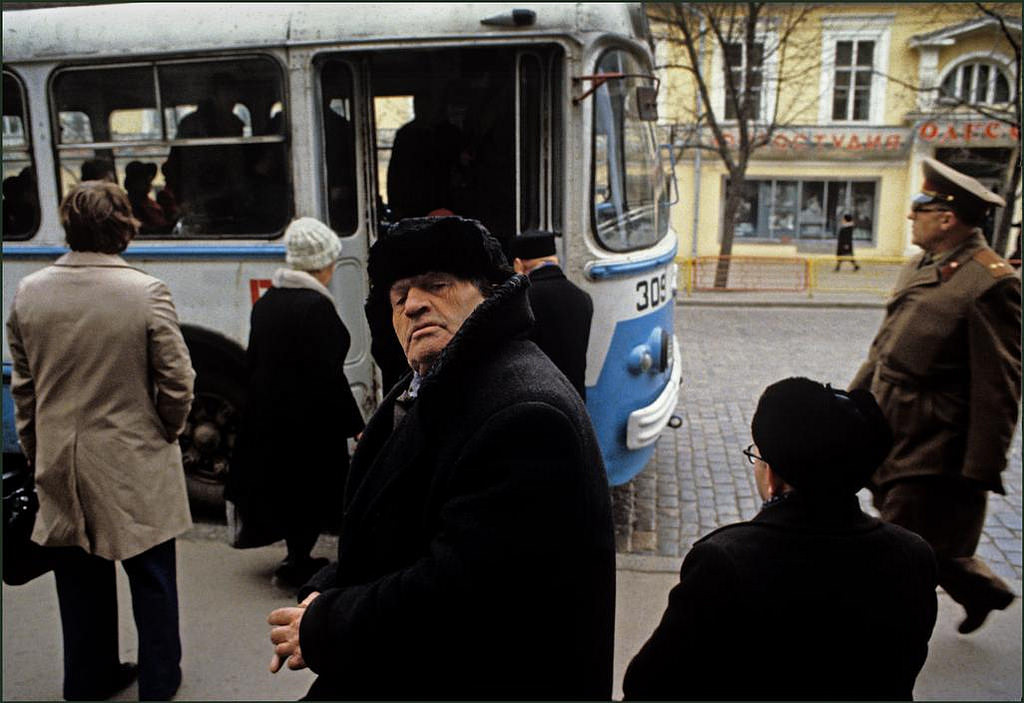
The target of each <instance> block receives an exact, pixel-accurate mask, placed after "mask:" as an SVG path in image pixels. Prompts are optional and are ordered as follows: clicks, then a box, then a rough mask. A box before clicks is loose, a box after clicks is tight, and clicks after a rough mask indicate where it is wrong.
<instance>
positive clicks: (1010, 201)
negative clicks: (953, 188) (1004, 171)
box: [992, 144, 1020, 256]
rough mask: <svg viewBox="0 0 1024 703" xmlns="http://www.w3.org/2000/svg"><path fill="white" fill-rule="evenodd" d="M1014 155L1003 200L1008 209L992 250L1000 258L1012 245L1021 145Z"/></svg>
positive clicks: (1000, 221) (1004, 213) (1002, 219)
mask: <svg viewBox="0 0 1024 703" xmlns="http://www.w3.org/2000/svg"><path fill="white" fill-rule="evenodd" d="M1013 154H1014V157H1013V159H1012V163H1013V170H1012V171H1011V172H1010V174H1009V183H1008V186H1007V187H1006V188H1005V189H1004V190H1003V193H1002V196H1003V198H1005V199H1006V207H1004V208H1003V212H1002V215H1001V216H1000V218H999V224H998V225H997V226H996V231H995V233H994V234H993V235H992V249H994V250H995V252H996V253H997V254H999V256H1006V247H1007V246H1008V245H1009V243H1010V225H1011V224H1013V211H1014V210H1015V204H1016V202H1017V188H1019V187H1020V144H1017V145H1016V146H1015V147H1014V148H1013Z"/></svg>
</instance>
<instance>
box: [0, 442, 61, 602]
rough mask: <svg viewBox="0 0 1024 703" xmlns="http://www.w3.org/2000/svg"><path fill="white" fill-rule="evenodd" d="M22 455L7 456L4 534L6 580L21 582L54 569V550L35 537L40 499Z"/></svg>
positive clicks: (7, 582)
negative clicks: (33, 529) (43, 545)
mask: <svg viewBox="0 0 1024 703" xmlns="http://www.w3.org/2000/svg"><path fill="white" fill-rule="evenodd" d="M20 459H21V458H20V457H17V458H15V457H5V463H7V464H16V465H15V466H13V467H11V466H7V467H5V469H7V470H5V471H4V473H3V502H4V536H3V549H4V558H3V569H4V571H3V581H4V583H6V584H7V585H8V586H21V585H22V584H25V583H28V582H29V581H31V580H32V579H34V578H36V577H37V576H42V575H43V574H45V573H47V572H48V571H52V570H53V556H52V554H53V553H52V551H51V550H49V549H47V548H46V547H41V546H39V545H38V544H36V543H35V542H33V541H32V528H33V527H34V526H35V523H36V512H38V510H39V499H38V498H37V497H36V486H35V477H34V476H33V475H32V470H31V469H30V468H29V467H28V464H27V463H25V462H24V461H23V460H20Z"/></svg>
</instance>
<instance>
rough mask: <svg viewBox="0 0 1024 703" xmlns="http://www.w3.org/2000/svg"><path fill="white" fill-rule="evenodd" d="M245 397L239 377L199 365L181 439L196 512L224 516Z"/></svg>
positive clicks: (187, 478)
mask: <svg viewBox="0 0 1024 703" xmlns="http://www.w3.org/2000/svg"><path fill="white" fill-rule="evenodd" d="M244 399H245V386H244V385H243V383H242V381H241V380H240V379H239V378H238V377H236V376H234V375H231V374H228V373H225V372H224V371H223V370H221V369H203V368H202V366H201V365H200V366H199V368H198V371H197V375H196V386H195V399H194V400H193V401H192V410H191V411H190V412H189V416H188V423H187V424H186V426H185V431H184V432H183V433H182V435H181V440H180V441H181V459H182V465H183V467H184V470H185V484H186V488H187V489H188V500H189V506H190V507H191V509H192V514H193V516H206V517H216V518H218V519H220V520H223V519H224V516H225V514H224V486H225V484H226V482H227V477H228V473H229V471H230V468H231V455H232V451H233V449H234V444H235V438H236V437H237V435H238V428H239V422H240V419H241V411H242V406H243V403H244Z"/></svg>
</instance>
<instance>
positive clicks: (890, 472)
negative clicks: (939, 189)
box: [851, 232, 1021, 493]
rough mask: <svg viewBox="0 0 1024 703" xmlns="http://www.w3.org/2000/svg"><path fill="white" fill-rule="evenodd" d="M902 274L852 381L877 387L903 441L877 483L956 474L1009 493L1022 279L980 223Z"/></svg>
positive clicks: (1017, 389) (1016, 404) (1017, 399)
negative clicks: (1004, 477) (952, 246)
mask: <svg viewBox="0 0 1024 703" xmlns="http://www.w3.org/2000/svg"><path fill="white" fill-rule="evenodd" d="M921 259H922V256H918V257H916V258H915V259H913V260H912V261H911V262H910V263H909V264H907V266H906V267H905V268H904V269H903V270H902V272H901V273H900V277H899V279H898V280H897V283H896V292H895V293H894V294H893V297H892V298H891V299H890V300H889V302H888V305H887V311H886V316H885V320H884V321H883V322H882V326H881V328H880V329H879V331H878V335H877V336H876V337H875V341H874V342H873V343H872V345H871V351H870V354H869V356H868V360H867V361H866V362H865V363H864V365H863V366H862V367H861V369H860V371H859V372H858V373H857V375H856V377H855V378H854V380H853V382H852V383H851V388H867V389H869V390H871V392H872V393H874V394H875V397H876V398H877V400H878V404H879V405H880V406H881V408H882V410H883V412H884V413H885V416H886V418H888V420H889V423H890V425H891V426H892V429H893V433H894V435H895V446H894V448H893V451H892V453H891V454H890V455H889V457H888V458H887V459H886V461H885V463H884V464H882V466H881V467H880V468H879V469H878V471H877V472H876V473H875V476H874V478H873V483H875V485H878V486H884V485H885V484H886V483H888V482H890V481H894V480H898V479H904V478H908V477H911V476H925V475H951V476H964V477H966V478H970V479H973V480H975V481H978V482H979V483H980V484H981V485H982V486H984V487H985V488H987V489H989V490H993V491H996V492H998V493H1003V492H1004V489H1003V484H1002V481H1001V479H1000V473H1001V472H1002V471H1003V469H1004V468H1006V456H1007V452H1008V451H1009V446H1010V441H1011V440H1012V439H1013V433H1014V430H1015V428H1016V426H1017V415H1018V412H1019V410H1020V393H1021V387H1020V384H1021V282H1020V277H1019V276H1018V275H1015V272H1014V270H1013V269H1012V268H1011V267H1010V266H1009V264H1007V263H1006V262H1005V261H1003V260H1002V259H1000V258H999V257H998V256H997V255H996V254H995V252H993V251H992V250H991V249H989V248H988V246H987V245H986V244H985V240H984V238H983V237H982V236H981V233H980V232H976V233H975V234H974V236H972V237H971V238H970V239H968V240H967V241H966V242H964V244H962V245H961V246H960V247H958V248H957V249H956V250H955V251H953V252H951V253H950V255H948V256H940V257H939V259H938V260H937V261H935V262H934V263H931V264H929V265H925V266H922V267H920V268H919V267H918V264H919V262H920V261H921Z"/></svg>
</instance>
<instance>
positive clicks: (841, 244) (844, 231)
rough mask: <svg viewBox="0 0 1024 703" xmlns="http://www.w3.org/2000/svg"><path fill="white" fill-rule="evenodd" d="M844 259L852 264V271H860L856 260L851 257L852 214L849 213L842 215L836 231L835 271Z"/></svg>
mask: <svg viewBox="0 0 1024 703" xmlns="http://www.w3.org/2000/svg"><path fill="white" fill-rule="evenodd" d="M844 261H849V262H850V263H851V264H853V270H854V271H860V266H859V265H858V264H857V260H856V259H854V258H853V216H852V215H851V214H850V213H845V214H844V215H843V219H842V220H840V222H839V231H838V232H837V233H836V268H835V270H836V271H838V270H839V267H840V266H842V264H843V262H844Z"/></svg>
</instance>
